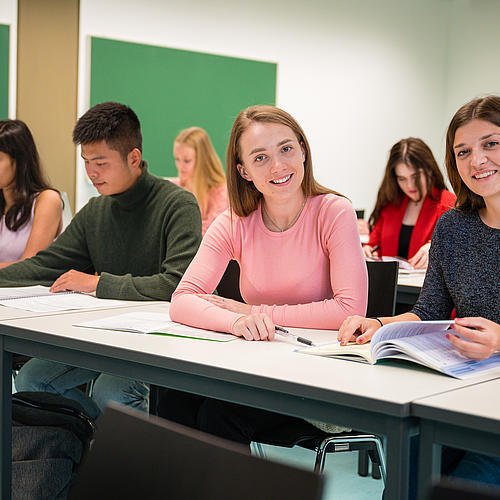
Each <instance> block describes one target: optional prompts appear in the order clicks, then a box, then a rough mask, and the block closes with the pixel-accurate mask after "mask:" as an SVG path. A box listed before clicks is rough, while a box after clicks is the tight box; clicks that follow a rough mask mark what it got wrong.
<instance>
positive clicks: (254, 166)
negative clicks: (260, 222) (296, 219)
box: [237, 122, 305, 202]
mask: <svg viewBox="0 0 500 500" xmlns="http://www.w3.org/2000/svg"><path fill="white" fill-rule="evenodd" d="M239 151H240V158H241V162H242V163H241V164H238V166H237V168H238V171H239V173H240V175H241V176H242V177H243V178H244V179H245V180H247V181H250V182H253V184H254V186H255V187H256V188H257V189H258V190H259V191H260V192H261V193H262V194H263V196H264V198H265V199H266V201H267V202H269V201H270V200H272V199H276V200H278V199H279V200H281V201H284V200H288V199H290V200H291V201H294V199H295V198H296V197H297V198H299V197H300V198H302V196H303V195H302V189H301V186H302V180H303V179H304V161H305V154H304V150H303V148H302V146H301V144H300V143H299V141H298V139H297V137H296V136H295V134H294V133H293V131H292V129H291V128H290V127H287V126H286V125H281V124H278V123H266V122H254V123H252V124H251V125H250V126H249V127H248V128H247V129H246V130H245V132H243V134H242V135H241V138H240V141H239Z"/></svg>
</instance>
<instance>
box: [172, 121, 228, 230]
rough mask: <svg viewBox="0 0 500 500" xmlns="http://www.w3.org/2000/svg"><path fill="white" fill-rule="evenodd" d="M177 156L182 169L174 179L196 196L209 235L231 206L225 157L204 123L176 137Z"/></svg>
mask: <svg viewBox="0 0 500 500" xmlns="http://www.w3.org/2000/svg"><path fill="white" fill-rule="evenodd" d="M174 158H175V165H176V167H177V170H178V172H179V177H178V178H177V179H175V180H174V182H175V183H176V184H179V185H180V186H181V187H183V188H184V189H187V190H188V191H190V192H192V193H193V194H194V195H195V196H196V199H197V200H198V204H199V205H200V211H201V219H202V234H203V235H205V233H206V231H207V229H208V227H209V226H210V224H211V223H212V222H213V221H214V219H215V218H216V217H217V216H218V215H219V214H220V213H222V212H224V210H226V209H227V208H228V206H229V202H228V197H227V187H226V176H225V175H224V170H223V169H222V164H221V161H220V159H219V157H218V156H217V153H216V152H215V149H214V147H213V146H212V141H211V140H210V137H209V136H208V134H207V133H206V131H205V130H203V129H202V128H200V127H190V128H187V129H185V130H182V131H181V132H180V133H179V135H178V136H177V138H176V139H175V141H174Z"/></svg>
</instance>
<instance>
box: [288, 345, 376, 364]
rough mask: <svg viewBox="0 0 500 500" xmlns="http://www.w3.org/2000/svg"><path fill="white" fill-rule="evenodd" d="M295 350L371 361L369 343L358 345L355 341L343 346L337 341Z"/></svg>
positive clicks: (317, 354) (315, 354) (316, 354)
mask: <svg viewBox="0 0 500 500" xmlns="http://www.w3.org/2000/svg"><path fill="white" fill-rule="evenodd" d="M297 352H302V353H304V354H312V355H314V356H331V357H335V358H341V359H350V360H353V361H357V360H356V359H354V358H355V357H358V358H360V359H364V360H365V361H366V362H368V363H372V357H371V354H370V344H361V345H360V344H356V343H355V342H350V343H349V344H347V345H345V346H341V345H340V343H339V342H332V343H331V344H323V345H319V346H314V347H307V348H305V349H297Z"/></svg>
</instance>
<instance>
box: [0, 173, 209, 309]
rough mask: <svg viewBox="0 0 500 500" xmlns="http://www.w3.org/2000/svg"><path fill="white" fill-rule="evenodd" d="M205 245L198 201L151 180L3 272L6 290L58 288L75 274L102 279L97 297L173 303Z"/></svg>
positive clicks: (91, 208) (96, 204)
mask: <svg viewBox="0 0 500 500" xmlns="http://www.w3.org/2000/svg"><path fill="white" fill-rule="evenodd" d="M200 241H201V217H200V210H199V208H198V204H197V202H196V199H195V198H194V196H193V195H192V194H191V193H189V192H187V191H185V190H184V189H182V188H180V187H178V186H175V185H174V184H172V183H171V182H168V181H166V180H163V179H159V178H157V177H154V176H153V175H151V174H149V173H148V170H147V166H144V169H143V172H142V174H141V176H140V178H139V179H138V181H137V182H136V183H135V184H134V186H132V187H131V188H130V189H129V190H128V191H125V192H124V193H120V194H117V195H112V196H98V197H96V198H92V199H91V200H90V201H89V202H88V203H87V204H86V205H85V206H84V207H83V208H82V209H81V210H80V211H79V212H78V213H77V214H76V215H75V217H74V218H73V220H72V221H71V224H70V225H69V226H68V227H67V229H66V230H65V231H64V232H63V233H62V234H61V235H60V236H59V237H58V238H57V240H56V241H55V242H54V243H52V245H50V247H48V248H47V249H46V250H43V251H41V252H39V253H38V254H37V255H36V256H35V257H32V258H31V259H27V260H25V261H23V262H19V263H17V264H13V265H11V266H9V267H6V268H4V269H1V270H0V286H2V287H7V286H24V285H34V284H41V285H51V284H52V283H53V282H54V281H55V280H56V279H57V278H58V277H59V276H60V275H61V274H63V273H65V272H66V271H69V270H70V269H76V270H77V271H82V272H85V273H90V274H94V273H95V272H97V274H99V275H100V279H99V284H98V286H97V291H96V294H97V296H98V297H102V298H113V299H124V300H170V297H171V295H172V293H173V291H174V290H175V288H176V286H177V284H178V282H179V280H180V279H181V277H182V275H183V273H184V271H185V270H186V268H187V266H188V265H189V263H190V262H191V260H192V258H193V257H194V255H195V253H196V251H197V250H198V246H199V244H200Z"/></svg>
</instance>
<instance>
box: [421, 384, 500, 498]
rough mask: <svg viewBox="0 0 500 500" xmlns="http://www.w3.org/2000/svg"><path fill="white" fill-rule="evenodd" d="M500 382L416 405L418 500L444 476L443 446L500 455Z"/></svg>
mask: <svg viewBox="0 0 500 500" xmlns="http://www.w3.org/2000/svg"><path fill="white" fill-rule="evenodd" d="M499 395H500V379H495V380H491V381H488V382H483V383H477V384H475V385H470V386H468V387H463V388H460V389H456V390H454V391H450V392H446V393H445V394H438V395H435V396H431V397H427V398H423V399H418V400H416V401H415V402H414V403H412V415H415V416H416V417H418V418H419V419H420V441H419V442H420V447H419V464H418V467H419V480H418V497H419V499H420V500H424V499H426V498H427V494H428V490H429V487H430V485H431V483H432V480H433V479H437V478H438V477H439V476H440V467H441V448H442V446H443V445H447V446H451V447H455V448H461V449H466V450H471V451H475V452H477V453H485V454H491V455H495V456H500V397H499Z"/></svg>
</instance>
